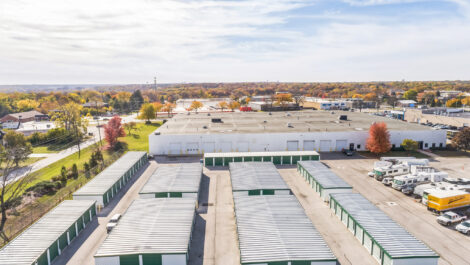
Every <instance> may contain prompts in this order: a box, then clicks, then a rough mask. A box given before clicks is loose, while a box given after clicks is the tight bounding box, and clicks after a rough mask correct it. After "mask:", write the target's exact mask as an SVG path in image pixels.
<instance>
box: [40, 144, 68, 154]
mask: <svg viewBox="0 0 470 265" xmlns="http://www.w3.org/2000/svg"><path fill="white" fill-rule="evenodd" d="M74 145H75V143H72V142H70V143H66V144H48V145H40V146H35V147H33V153H34V154H51V153H58V152H60V151H62V150H64V149H67V148H69V147H72V146H74Z"/></svg>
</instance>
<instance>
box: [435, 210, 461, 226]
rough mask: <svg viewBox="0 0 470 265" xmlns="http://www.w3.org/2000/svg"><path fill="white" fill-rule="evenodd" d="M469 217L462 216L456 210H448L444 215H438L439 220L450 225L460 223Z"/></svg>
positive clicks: (440, 222)
mask: <svg viewBox="0 0 470 265" xmlns="http://www.w3.org/2000/svg"><path fill="white" fill-rule="evenodd" d="M465 219H467V217H466V216H460V215H458V214H456V213H454V212H446V213H444V214H443V215H441V216H439V217H437V222H438V223H439V224H441V225H445V226H449V225H451V224H456V223H460V222H461V221H463V220H465Z"/></svg>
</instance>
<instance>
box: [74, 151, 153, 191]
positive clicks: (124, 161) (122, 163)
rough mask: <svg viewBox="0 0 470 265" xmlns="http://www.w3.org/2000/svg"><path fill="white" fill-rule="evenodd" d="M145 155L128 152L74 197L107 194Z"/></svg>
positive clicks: (143, 153)
mask: <svg viewBox="0 0 470 265" xmlns="http://www.w3.org/2000/svg"><path fill="white" fill-rule="evenodd" d="M145 154H146V152H127V153H126V154H125V155H123V156H122V157H121V158H119V159H118V160H117V161H116V162H114V163H113V164H112V165H110V166H109V167H107V168H106V169H105V170H103V171H102V172H101V173H100V174H98V175H97V176H96V177H94V178H93V179H92V180H90V181H89V182H88V183H87V184H85V186H83V187H82V188H80V189H79V190H77V191H76V192H75V193H74V194H73V195H102V194H105V193H106V192H107V191H108V190H109V189H110V188H111V187H112V186H113V185H114V184H116V182H117V181H118V180H119V179H120V178H121V177H122V176H123V175H124V174H125V173H126V172H127V171H128V170H129V169H131V168H132V166H134V165H135V163H137V161H139V159H141V158H142V157H143V156H144V155H145Z"/></svg>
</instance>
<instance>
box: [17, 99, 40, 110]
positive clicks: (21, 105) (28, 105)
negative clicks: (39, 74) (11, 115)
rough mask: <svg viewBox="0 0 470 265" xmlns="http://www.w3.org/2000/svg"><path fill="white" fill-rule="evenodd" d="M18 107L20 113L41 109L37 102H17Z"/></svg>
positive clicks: (26, 100)
mask: <svg viewBox="0 0 470 265" xmlns="http://www.w3.org/2000/svg"><path fill="white" fill-rule="evenodd" d="M16 107H17V108H18V111H29V110H33V109H36V108H37V107H39V103H38V102H37V101H36V100H31V99H23V100H20V101H18V102H16Z"/></svg>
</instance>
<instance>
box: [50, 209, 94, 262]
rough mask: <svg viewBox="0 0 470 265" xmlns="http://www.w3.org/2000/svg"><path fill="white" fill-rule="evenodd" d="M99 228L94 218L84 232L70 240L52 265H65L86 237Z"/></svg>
mask: <svg viewBox="0 0 470 265" xmlns="http://www.w3.org/2000/svg"><path fill="white" fill-rule="evenodd" d="M98 226H99V224H98V218H97V217H96V216H95V218H93V221H91V222H90V223H88V225H87V226H86V227H85V229H84V230H82V231H81V232H80V233H79V234H78V236H77V237H76V238H74V239H73V240H72V242H71V243H70V245H68V246H67V247H66V248H65V249H64V250H63V251H62V253H61V254H60V256H58V257H57V258H56V259H55V260H54V261H53V262H52V265H65V264H67V262H69V260H70V259H71V258H72V257H73V255H74V254H75V252H77V251H78V249H79V248H80V247H81V246H82V244H83V243H84V242H85V241H86V240H87V239H88V237H89V236H90V235H91V234H92V233H93V232H94V231H95V229H96V228H97V227H98Z"/></svg>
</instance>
